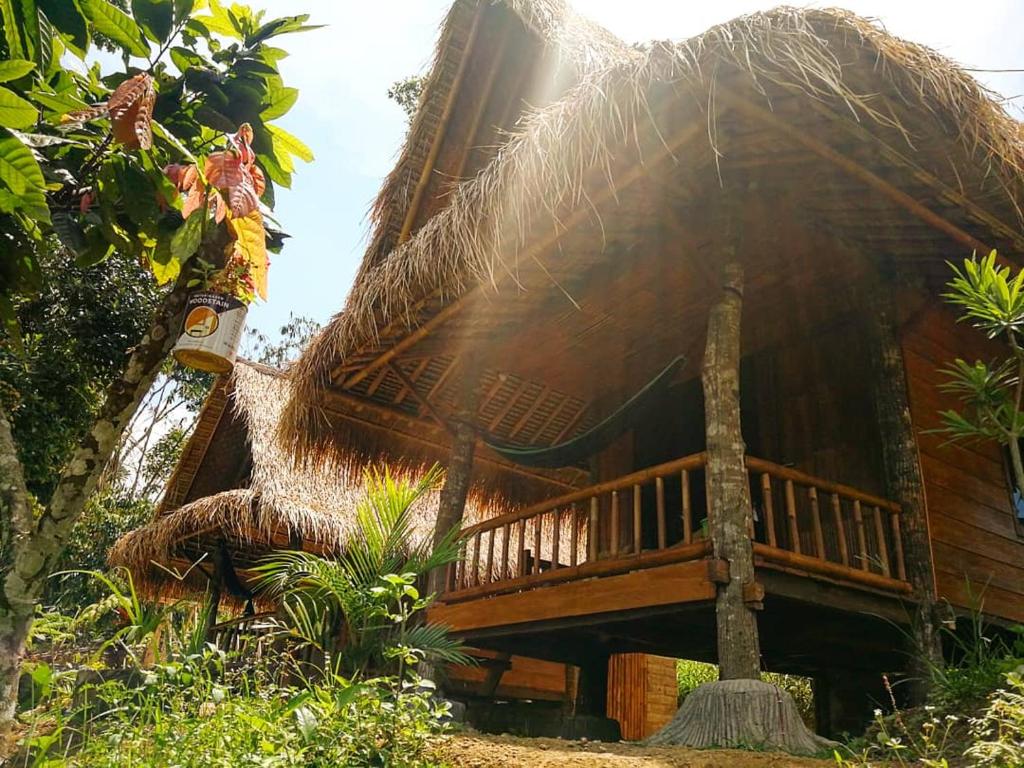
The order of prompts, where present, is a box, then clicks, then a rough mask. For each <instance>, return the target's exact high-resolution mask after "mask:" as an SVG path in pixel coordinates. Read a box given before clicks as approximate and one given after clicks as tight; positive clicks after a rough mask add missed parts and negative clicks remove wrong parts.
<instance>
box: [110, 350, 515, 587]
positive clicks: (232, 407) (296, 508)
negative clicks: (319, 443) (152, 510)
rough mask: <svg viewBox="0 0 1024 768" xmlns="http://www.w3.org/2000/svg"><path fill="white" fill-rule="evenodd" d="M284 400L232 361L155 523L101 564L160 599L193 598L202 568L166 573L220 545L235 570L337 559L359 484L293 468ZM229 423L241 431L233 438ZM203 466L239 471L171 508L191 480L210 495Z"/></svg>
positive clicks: (331, 470)
mask: <svg viewBox="0 0 1024 768" xmlns="http://www.w3.org/2000/svg"><path fill="white" fill-rule="evenodd" d="M289 394H290V383H289V381H288V379H287V378H286V377H285V376H284V374H283V372H282V371H278V370H275V369H272V368H268V367H266V366H261V365H256V364H253V363H248V362H245V361H239V362H238V363H237V364H236V365H235V368H234V371H233V373H232V374H231V375H230V377H227V378H224V379H221V380H219V381H218V383H217V385H216V386H215V388H214V390H213V392H211V394H210V396H209V398H208V400H207V403H206V405H205V406H204V409H203V411H202V413H201V415H200V418H199V422H198V424H197V427H196V430H195V432H194V433H193V435H192V437H191V439H190V441H189V444H188V445H187V446H186V449H185V451H184V453H183V456H182V459H181V461H180V462H179V465H178V467H177V468H176V470H175V472H174V473H173V476H172V479H171V481H170V483H169V485H168V488H167V491H166V493H165V497H164V502H163V503H162V504H161V505H160V507H159V509H158V511H157V513H156V516H155V517H154V519H153V520H152V521H151V522H150V523H148V524H146V525H144V526H142V527H141V528H138V529H136V530H134V531H131V532H130V533H128V534H126V535H125V536H123V537H121V538H120V539H119V540H118V541H117V542H116V543H115V545H114V547H113V548H112V549H111V551H110V554H109V558H108V559H109V562H110V564H111V565H123V566H127V567H129V568H130V569H131V570H132V571H133V573H134V575H135V577H136V581H137V582H138V583H140V584H141V585H142V586H143V588H145V589H148V590H149V591H150V592H160V593H162V594H167V593H169V592H170V593H175V592H189V591H194V589H195V588H196V586H197V584H196V579H197V578H198V579H199V581H200V582H201V581H202V580H203V579H202V578H199V577H202V576H203V569H202V568H200V569H199V571H198V572H193V574H192V576H193V577H194V578H193V579H192V580H191V581H189V582H181V583H175V581H176V580H175V578H174V576H173V575H172V574H171V573H169V572H168V570H171V571H177V572H178V573H184V572H185V571H186V570H188V568H189V567H190V566H191V565H192V564H193V563H195V562H196V561H197V560H200V559H201V558H202V557H203V555H204V554H207V555H208V554H209V552H210V551H211V550H213V549H215V548H216V547H217V546H219V544H220V542H224V543H225V545H226V546H228V548H229V550H230V552H231V553H232V560H233V561H234V565H235V567H236V569H239V570H243V569H244V568H245V567H246V566H247V565H249V564H251V563H252V562H253V561H254V560H255V559H258V557H259V556H260V555H261V554H263V553H265V552H267V551H269V550H272V549H275V548H287V547H289V546H295V545H296V544H297V543H298V542H301V546H302V547H303V548H304V549H307V550H309V551H315V552H321V553H328V554H329V553H331V552H336V551H338V550H339V548H340V547H341V546H342V545H343V544H344V542H345V541H346V539H347V538H348V537H350V536H351V535H352V533H353V530H354V525H355V508H356V505H357V503H358V501H359V499H360V496H361V493H362V487H363V482H362V476H361V474H359V473H358V471H353V469H352V467H351V465H350V464H320V465H317V466H316V467H312V466H302V467H300V466H296V465H295V462H293V461H292V458H291V456H289V455H288V454H287V451H286V450H285V448H284V447H283V446H282V444H281V443H280V441H279V440H278V439H277V434H278V430H277V427H278V421H279V419H280V415H281V412H282V410H283V408H284V405H285V403H286V402H287V400H288V397H289ZM233 423H237V424H238V425H239V426H241V427H242V428H243V430H244V432H243V434H242V436H241V437H239V435H238V434H237V433H235V431H234V430H233V429H232V426H233ZM226 454H230V455H226ZM224 459H227V460H228V461H227V463H225V462H224ZM218 462H220V463H218ZM204 465H208V467H209V469H208V473H209V474H214V475H217V474H223V473H224V472H225V469H224V467H227V466H232V467H244V468H245V469H244V470H243V471H242V472H241V473H235V474H234V476H231V475H230V472H229V473H228V476H227V477H221V478H220V479H221V481H222V482H221V484H220V486H219V489H218V490H217V491H216V492H213V493H210V494H209V495H205V496H201V497H199V498H193V499H191V500H189V501H187V503H184V504H182V505H180V506H178V505H175V504H174V500H175V499H189V498H190V497H191V496H192V491H191V488H192V486H194V485H195V483H196V480H197V479H198V480H200V481H202V483H205V486H206V487H208V488H218V486H214V485H211V482H212V480H213V478H205V477H203V475H204V473H205V472H207V470H206V469H205V467H204ZM225 486H226V487H225ZM437 501H438V496H437V493H436V492H434V493H433V494H431V495H429V496H427V497H426V498H425V499H424V500H423V501H422V502H421V504H420V507H419V509H418V510H417V512H418V514H417V524H416V536H417V537H421V538H427V537H429V536H430V535H432V531H433V524H434V518H435V515H436V508H437ZM497 511H501V508H499V509H498V510H497ZM466 514H467V521H479V520H480V519H482V517H483V514H484V513H483V507H482V506H481V505H480V504H472V505H470V508H469V509H468V510H467V513H466ZM208 561H209V557H207V563H206V564H207V565H210V563H209V562H208ZM154 564H159V565H154ZM160 566H162V567H160ZM200 588H201V587H200Z"/></svg>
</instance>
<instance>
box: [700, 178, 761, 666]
mask: <svg viewBox="0 0 1024 768" xmlns="http://www.w3.org/2000/svg"><path fill="white" fill-rule="evenodd" d="M725 194H726V195H729V194H730V193H729V192H726V193H725ZM725 208H726V210H725V213H726V216H725V218H724V221H723V224H724V227H722V228H721V230H722V231H724V233H725V236H726V240H725V243H724V246H723V254H722V265H723V266H722V294H721V296H720V297H719V298H718V299H717V301H716V302H715V303H714V304H713V305H712V307H711V312H710V315H709V316H708V330H707V346H706V348H705V351H704V365H703V369H702V372H701V382H702V384H703V388H704V409H705V433H706V441H707V454H708V463H707V477H708V482H707V487H708V489H709V494H708V497H709V504H710V520H709V521H708V524H709V530H710V533H711V544H712V548H713V551H714V555H715V557H717V558H721V559H723V560H726V561H728V563H729V582H728V584H726V585H724V586H719V587H718V589H717V596H716V600H715V616H716V622H717V628H718V665H719V674H720V677H721V679H722V680H735V679H751V680H757V679H760V673H761V651H760V643H759V640H758V634H757V619H756V616H755V614H754V613H753V611H752V610H751V606H750V605H748V604H747V603H746V601H745V599H744V598H745V594H744V593H745V590H746V589H747V585H748V584H753V583H754V556H753V549H752V546H751V541H750V536H749V535H748V533H747V531H748V530H749V529H750V526H751V521H752V519H753V508H752V506H751V501H750V483H749V480H748V478H747V468H746V463H745V457H744V454H745V452H746V446H745V444H744V442H743V434H742V432H741V430H740V398H739V393H740V316H741V314H742V309H743V265H742V264H741V263H740V261H739V259H738V248H739V243H738V242H737V239H736V238H734V237H732V235H733V233H736V229H735V228H733V227H732V226H730V225H735V224H736V217H738V216H741V215H742V210H741V208H740V206H738V205H726V207H725Z"/></svg>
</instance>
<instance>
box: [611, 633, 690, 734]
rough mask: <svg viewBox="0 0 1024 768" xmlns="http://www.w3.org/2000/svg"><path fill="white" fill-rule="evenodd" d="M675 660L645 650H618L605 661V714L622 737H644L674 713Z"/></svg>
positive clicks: (659, 727) (675, 694)
mask: <svg viewBox="0 0 1024 768" xmlns="http://www.w3.org/2000/svg"><path fill="white" fill-rule="evenodd" d="M678 696H679V694H678V687H677V684H676V660H675V659H669V658H666V657H665V656H653V655H651V654H647V653H617V654H615V655H613V656H612V657H611V659H610V660H609V662H608V707H607V712H608V717H610V718H612V719H614V720H618V721H619V727H620V728H621V729H622V738H623V739H626V740H627V741H635V740H637V739H645V738H647V737H648V736H650V735H652V734H654V733H656V732H657V731H659V730H661V728H662V727H664V726H665V725H666V724H668V723H669V721H671V720H672V717H673V716H674V715H675V713H676V707H677V701H678Z"/></svg>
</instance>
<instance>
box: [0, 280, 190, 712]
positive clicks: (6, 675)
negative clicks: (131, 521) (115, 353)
mask: <svg viewBox="0 0 1024 768" xmlns="http://www.w3.org/2000/svg"><path fill="white" fill-rule="evenodd" d="M189 274H190V273H188V271H186V273H183V275H182V277H181V278H180V279H179V281H178V282H177V284H176V285H175V286H174V287H173V288H172V289H171V291H169V292H168V294H167V295H166V296H165V297H164V300H163V301H162V302H161V304H160V307H159V308H158V310H157V313H156V315H155V316H154V318H153V322H152V324H151V325H150V327H149V330H148V331H147V332H146V335H145V336H143V338H142V340H141V341H140V342H139V344H138V345H137V346H136V347H135V348H134V349H132V350H131V353H130V355H129V357H128V362H127V365H126V366H125V369H124V371H123V372H122V374H121V375H120V376H119V377H118V378H117V379H115V380H114V381H113V382H111V384H110V386H109V387H107V391H106V395H105V398H104V401H103V405H102V406H101V407H100V410H99V413H98V414H97V416H96V419H95V420H94V422H93V424H92V427H91V428H90V429H89V432H88V433H87V434H86V435H85V437H84V438H83V439H82V441H81V442H80V443H79V445H78V448H77V449H76V450H75V453H74V455H73V456H72V458H71V460H70V461H69V462H68V463H67V465H66V466H65V468H64V472H63V474H62V475H61V477H60V480H59V481H58V483H57V487H56V489H55V490H54V492H53V496H52V497H51V499H50V503H49V505H48V506H47V508H46V509H45V510H43V513H42V514H41V515H40V516H39V518H38V519H37V520H33V519H32V515H31V512H30V510H29V498H28V494H27V492H26V490H25V485H24V481H23V475H22V471H21V464H20V462H19V460H18V456H17V451H16V449H15V446H14V441H13V439H12V438H11V435H10V425H9V424H8V423H7V420H6V418H5V416H4V414H0V493H2V497H0V501H2V502H3V505H4V506H5V507H6V509H4V510H3V512H4V513H5V514H9V515H10V516H11V519H12V521H13V525H12V528H13V530H14V541H13V542H12V550H13V555H14V559H13V564H12V565H11V567H10V569H9V570H8V572H7V573H6V574H5V575H4V584H3V594H2V596H0V730H3V729H5V728H6V727H8V726H9V724H10V723H11V721H12V719H13V717H14V709H15V704H16V701H17V687H18V670H19V666H20V659H21V655H22V652H23V651H24V647H25V639H26V637H27V635H28V631H29V628H30V626H31V623H32V616H33V613H34V610H35V605H36V602H37V601H38V600H39V597H40V595H41V594H42V592H43V588H44V587H45V585H46V580H47V579H48V578H49V576H50V574H51V573H52V572H53V570H54V568H55V567H56V565H57V563H58V560H59V558H60V556H61V553H62V552H63V550H64V545H65V542H66V541H67V538H68V535H69V534H70V532H71V529H72V527H73V526H74V524H75V521H76V520H77V519H78V517H79V515H80V514H81V512H82V509H83V507H84V506H85V502H86V500H87V499H88V498H89V495H90V494H91V493H92V492H93V490H94V489H95V487H96V483H97V481H98V480H99V477H100V475H101V474H102V472H103V470H104V468H105V467H106V464H107V462H108V461H109V459H110V457H111V455H112V454H113V452H114V450H115V448H116V447H117V444H118V442H119V441H120V439H121V435H122V433H123V432H124V430H125V427H126V426H127V425H128V423H129V421H130V420H131V418H132V416H133V415H134V413H135V411H136V410H137V409H138V407H139V403H140V402H141V401H142V398H143V397H144V396H145V394H146V392H147V391H148V390H149V388H150V386H152V384H153V380H154V379H155V378H156V375H157V373H158V372H159V370H160V366H161V364H162V363H163V361H164V360H165V359H166V357H167V354H168V353H169V352H170V349H171V347H172V346H173V345H174V341H175V334H176V332H177V330H178V328H179V327H180V325H181V320H182V313H183V311H184V308H185V299H186V297H187V295H188V289H187V288H186V283H187V279H188V276H189Z"/></svg>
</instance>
